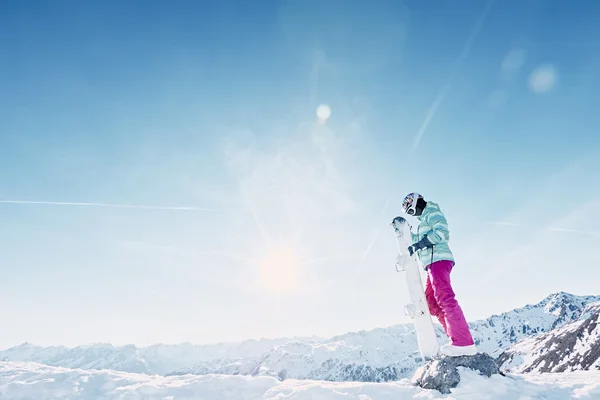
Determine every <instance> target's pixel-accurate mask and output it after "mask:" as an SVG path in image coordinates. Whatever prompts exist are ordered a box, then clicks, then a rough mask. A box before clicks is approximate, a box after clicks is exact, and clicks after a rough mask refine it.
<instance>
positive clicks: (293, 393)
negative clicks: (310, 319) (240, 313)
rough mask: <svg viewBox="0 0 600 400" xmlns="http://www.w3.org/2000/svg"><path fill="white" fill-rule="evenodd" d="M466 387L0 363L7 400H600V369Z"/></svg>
mask: <svg viewBox="0 0 600 400" xmlns="http://www.w3.org/2000/svg"><path fill="white" fill-rule="evenodd" d="M460 373H461V383H460V384H459V386H458V387H457V388H456V389H453V390H452V394H450V395H446V396H444V395H441V394H440V393H439V392H437V391H432V390H424V389H421V388H418V387H416V386H413V385H412V384H411V383H410V382H409V380H407V379H405V380H401V381H397V382H387V383H354V382H353V383H351V382H325V381H314V380H286V381H283V382H281V381H279V380H277V379H275V378H272V377H250V376H239V375H238V376H231V375H202V376H199V375H184V376H170V377H164V376H159V375H153V376H152V375H144V374H135V373H127V372H117V371H110V370H103V371H98V370H80V369H68V368H60V367H51V366H46V365H42V364H35V363H18V362H0V398H2V399H3V400H26V399H27V400H30V399H36V400H46V399H48V400H50V399H53V400H54V399H69V400H111V399H128V400H141V399H144V400H154V399H157V400H158V399H161V400H165V399H169V400H183V399H202V400H258V399H262V400H284V399H285V400H314V399H319V400H353V399H354V400H376V399H420V400H427V399H431V400H432V399H448V400H450V399H477V400H514V399H520V400H533V399H545V400H552V399H554V400H558V399H568V398H578V399H598V398H600V371H577V372H569V373H564V374H545V375H524V376H519V375H514V376H509V377H507V378H504V377H501V376H500V375H494V376H492V377H491V378H486V377H483V376H480V375H478V374H477V373H476V372H474V371H470V370H464V369H463V370H461V371H460Z"/></svg>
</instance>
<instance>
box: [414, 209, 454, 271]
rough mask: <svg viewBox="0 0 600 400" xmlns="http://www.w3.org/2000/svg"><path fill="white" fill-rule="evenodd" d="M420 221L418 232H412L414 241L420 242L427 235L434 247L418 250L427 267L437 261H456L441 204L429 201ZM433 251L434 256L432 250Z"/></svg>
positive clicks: (419, 217)
mask: <svg viewBox="0 0 600 400" xmlns="http://www.w3.org/2000/svg"><path fill="white" fill-rule="evenodd" d="M417 219H418V220H419V221H420V223H419V226H418V227H417V233H416V234H415V233H412V232H411V236H412V238H413V243H416V242H418V241H419V240H421V239H423V237H424V236H426V235H427V239H429V241H430V242H431V243H433V249H432V248H430V247H428V248H424V249H421V250H419V251H418V252H417V254H418V256H419V259H420V260H421V262H422V263H423V265H424V266H425V267H427V266H429V264H432V263H434V262H436V261H441V260H449V261H452V262H454V255H453V254H452V251H450V247H449V246H448V240H449V239H450V231H449V230H448V222H447V221H446V217H444V214H443V213H442V211H441V210H440V206H439V205H438V204H437V203H434V202H433V201H428V202H427V206H426V207H425V209H424V210H423V213H422V214H421V215H419V216H418V217H417ZM432 251H433V258H432V255H431V252H432Z"/></svg>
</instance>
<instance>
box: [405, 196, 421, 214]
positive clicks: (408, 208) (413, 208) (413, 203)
mask: <svg viewBox="0 0 600 400" xmlns="http://www.w3.org/2000/svg"><path fill="white" fill-rule="evenodd" d="M417 200H419V193H416V192H415V193H410V194H409V195H407V196H406V197H405V198H404V202H403V203H402V208H404V212H405V213H407V214H408V215H415V214H416V213H417Z"/></svg>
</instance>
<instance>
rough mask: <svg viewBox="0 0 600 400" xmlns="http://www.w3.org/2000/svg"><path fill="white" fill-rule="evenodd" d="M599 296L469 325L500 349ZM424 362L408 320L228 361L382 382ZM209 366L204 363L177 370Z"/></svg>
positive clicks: (292, 373) (261, 370) (557, 300)
mask: <svg viewBox="0 0 600 400" xmlns="http://www.w3.org/2000/svg"><path fill="white" fill-rule="evenodd" d="M595 301H600V296H575V295H572V294H568V293H564V292H561V293H555V294H552V295H550V296H548V297H547V298H545V299H544V300H542V301H541V302H539V303H537V304H533V305H526V306H524V307H522V308H518V309H515V310H513V311H510V312H507V313H504V314H500V315H493V316H492V317H490V318H488V319H486V320H482V321H475V322H473V323H470V327H471V330H472V332H473V335H474V339H475V341H476V343H477V345H478V347H479V349H480V351H482V352H487V353H489V354H491V355H498V354H500V353H502V352H503V351H504V350H505V349H506V348H508V347H510V346H511V345H513V344H514V343H517V342H519V341H520V340H523V339H525V338H528V337H531V336H534V335H537V334H539V333H543V332H548V331H551V330H553V329H556V328H559V327H561V326H563V325H565V324H567V323H569V322H571V321H575V320H577V319H578V318H579V317H580V316H581V314H582V312H583V310H584V309H585V307H586V306H587V305H588V304H590V303H593V302H595ZM436 327H437V333H438V338H439V340H440V343H442V342H445V341H447V339H446V337H445V334H444V333H443V331H442V329H441V327H440V326H439V325H436ZM421 363H422V360H421V358H420V356H419V353H418V351H417V340H416V335H415V332H414V327H413V325H412V324H406V325H396V326H392V327H387V328H381V329H373V330H369V331H361V332H355V333H348V334H345V335H342V336H337V337H333V338H331V339H329V340H325V341H322V342H319V343H305V342H302V341H293V342H289V343H286V344H282V345H280V346H276V347H274V348H273V349H271V350H269V351H268V352H267V353H265V354H264V355H263V356H262V357H261V359H260V360H258V362H255V360H245V362H242V363H239V364H236V365H235V366H233V365H228V366H227V367H228V368H230V370H231V369H232V370H234V371H235V373H236V374H241V375H270V376H276V377H279V378H280V379H283V378H295V379H317V380H330V381H361V382H380V381H388V380H396V379H400V378H404V377H407V376H409V375H411V374H412V372H413V371H414V370H415V369H416V367H417V366H418V365H420V364H421ZM220 368H222V366H220ZM209 371H211V370H210V369H207V365H206V364H202V365H199V366H197V367H194V368H186V369H183V370H180V371H175V372H174V373H173V374H187V373H192V374H205V373H207V372H209ZM221 371H222V369H214V370H212V372H221Z"/></svg>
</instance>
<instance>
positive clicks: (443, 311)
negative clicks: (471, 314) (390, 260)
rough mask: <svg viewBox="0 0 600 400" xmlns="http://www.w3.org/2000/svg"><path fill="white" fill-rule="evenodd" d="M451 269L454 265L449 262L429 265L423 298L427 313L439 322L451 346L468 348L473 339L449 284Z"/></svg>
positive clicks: (444, 261) (443, 261)
mask: <svg viewBox="0 0 600 400" xmlns="http://www.w3.org/2000/svg"><path fill="white" fill-rule="evenodd" d="M453 267H454V263H453V262H452V261H449V260H442V261H436V262H434V263H433V264H431V265H429V267H428V269H429V273H428V274H427V283H426V284H425V298H426V299H427V305H428V306H429V312H430V313H431V315H433V316H435V317H437V319H438V320H439V321H440V324H442V326H443V327H444V331H445V332H446V335H448V337H449V338H450V342H451V344H452V345H454V346H470V345H472V344H474V342H473V337H472V336H471V332H470V331H469V325H468V324H467V321H466V319H465V316H464V314H463V311H462V309H461V308H460V305H458V302H457V301H456V299H455V298H454V291H453V290H452V285H451V284H450V271H452V268H453Z"/></svg>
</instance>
